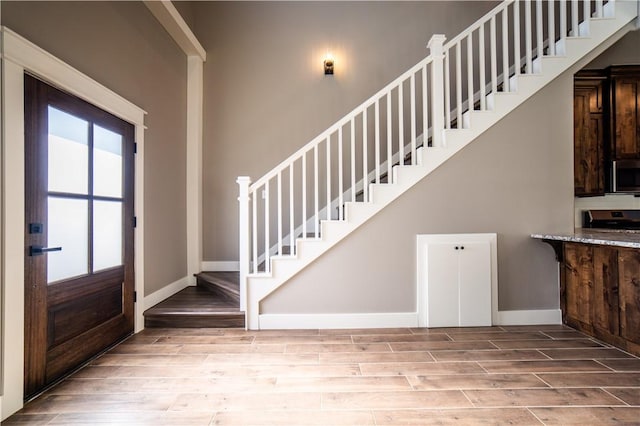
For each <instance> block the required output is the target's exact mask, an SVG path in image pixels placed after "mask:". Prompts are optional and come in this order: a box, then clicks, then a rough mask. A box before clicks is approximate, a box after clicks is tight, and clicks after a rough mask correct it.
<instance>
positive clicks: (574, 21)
mask: <svg viewBox="0 0 640 426" xmlns="http://www.w3.org/2000/svg"><path fill="white" fill-rule="evenodd" d="M578 10H579V7H578V0H571V30H570V31H569V33H570V34H571V35H572V36H573V37H578V36H580V28H579V27H578V25H579V19H578Z"/></svg>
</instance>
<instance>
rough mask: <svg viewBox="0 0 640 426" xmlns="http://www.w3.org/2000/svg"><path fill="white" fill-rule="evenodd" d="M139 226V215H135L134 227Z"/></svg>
mask: <svg viewBox="0 0 640 426" xmlns="http://www.w3.org/2000/svg"><path fill="white" fill-rule="evenodd" d="M137 226H138V217H137V216H134V217H133V227H134V228H135V227H137Z"/></svg>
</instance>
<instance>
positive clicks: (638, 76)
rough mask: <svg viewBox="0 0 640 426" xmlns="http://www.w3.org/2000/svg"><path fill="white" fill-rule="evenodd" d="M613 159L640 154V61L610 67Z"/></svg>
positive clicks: (638, 156)
mask: <svg viewBox="0 0 640 426" xmlns="http://www.w3.org/2000/svg"><path fill="white" fill-rule="evenodd" d="M608 70H609V78H610V82H611V144H612V146H611V148H612V149H611V152H612V157H613V158H612V160H621V159H625V158H634V159H638V158H640V90H639V89H640V65H621V66H612V67H609V69H608Z"/></svg>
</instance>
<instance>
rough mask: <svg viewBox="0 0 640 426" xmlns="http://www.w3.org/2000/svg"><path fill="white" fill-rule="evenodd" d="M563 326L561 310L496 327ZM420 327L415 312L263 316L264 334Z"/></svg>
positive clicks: (520, 316) (506, 316) (508, 318)
mask: <svg viewBox="0 0 640 426" xmlns="http://www.w3.org/2000/svg"><path fill="white" fill-rule="evenodd" d="M542 324H544V325H548V324H562V312H561V311H560V309H540V310H530V311H498V322H497V323H496V324H494V325H542ZM396 327H418V314H417V313H416V312H398V313H371V314H262V315H260V329H261V330H284V329H315V328H319V329H340V328H396Z"/></svg>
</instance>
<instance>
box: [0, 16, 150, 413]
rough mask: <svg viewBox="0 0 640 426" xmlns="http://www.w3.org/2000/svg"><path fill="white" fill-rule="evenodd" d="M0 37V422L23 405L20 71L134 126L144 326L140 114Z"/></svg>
mask: <svg viewBox="0 0 640 426" xmlns="http://www.w3.org/2000/svg"><path fill="white" fill-rule="evenodd" d="M0 30H1V33H0V36H1V37H2V49H1V50H0V52H2V91H1V93H2V98H1V101H2V112H3V114H2V123H1V124H2V134H1V137H2V151H1V155H2V161H1V162H0V176H1V182H2V188H3V191H2V200H1V202H2V204H1V205H2V211H1V218H2V226H0V231H1V232H2V234H0V242H1V244H0V250H1V256H0V258H1V259H0V260H1V262H0V266H1V267H2V269H1V270H0V280H1V284H2V290H3V291H2V292H0V293H3V296H2V300H1V303H2V305H0V315H1V321H0V323H1V324H2V326H1V327H2V328H1V329H0V335H1V336H2V342H1V343H2V345H1V346H0V348H1V351H2V352H1V353H0V355H1V357H0V362H1V364H0V365H1V369H0V373H2V374H1V375H0V384H1V386H0V410H1V411H0V419H2V420H4V419H5V418H7V417H8V416H9V415H11V414H12V413H14V412H16V411H17V410H19V409H20V408H22V405H23V402H22V400H23V382H24V376H23V370H24V190H25V187H24V78H23V76H24V73H25V72H28V73H29V74H32V75H34V76H35V77H38V78H39V79H41V80H43V81H45V82H47V83H49V84H51V85H53V86H55V87H58V88H60V89H62V90H64V91H66V92H68V93H71V94H73V95H75V96H77V97H79V98H82V99H84V100H86V101H88V102H90V103H92V104H94V105H96V106H98V107H99V108H102V109H103V110H105V111H108V112H110V113H111V114H113V115H115V116H117V117H119V118H121V119H123V120H125V121H127V122H129V123H132V124H133V125H134V126H135V137H136V143H137V154H136V158H135V214H136V217H137V218H138V220H137V226H136V229H135V233H134V239H135V264H134V270H135V290H136V292H137V294H138V302H137V303H136V305H135V331H136V332H137V331H140V330H142V328H143V327H144V318H143V316H142V313H143V308H144V306H143V303H142V302H143V296H144V238H143V237H144V220H143V219H144V130H145V126H144V116H145V114H146V112H145V111H144V110H142V109H141V108H139V107H137V106H136V105H134V104H132V103H131V102H129V101H127V100H126V99H124V98H122V97H121V96H119V95H118V94H116V93H114V92H113V91H111V90H110V89H108V88H106V87H104V86H103V85H101V84H100V83H98V82H96V81H95V80H92V79H91V78H89V77H88V76H86V75H85V74H83V73H81V72H80V71H78V70H76V69H75V68H73V67H71V66H70V65H68V64H66V63H64V62H63V61H61V60H59V59H58V58H56V57H54V56H53V55H51V54H49V53H48V52H46V51H44V50H42V49H41V48H39V47H38V46H36V45H34V44H33V43H31V42H29V41H28V40H26V39H24V38H23V37H21V36H19V35H18V34H16V33H15V32H13V31H11V30H10V29H8V28H6V27H0Z"/></svg>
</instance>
